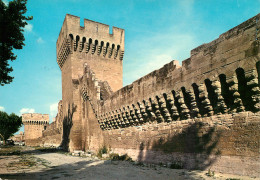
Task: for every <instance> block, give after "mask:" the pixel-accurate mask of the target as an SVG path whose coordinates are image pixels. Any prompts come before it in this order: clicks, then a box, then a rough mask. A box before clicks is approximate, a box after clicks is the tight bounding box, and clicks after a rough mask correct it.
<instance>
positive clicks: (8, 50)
mask: <svg viewBox="0 0 260 180" xmlns="http://www.w3.org/2000/svg"><path fill="white" fill-rule="evenodd" d="M26 3H27V0H13V1H10V2H9V4H8V5H6V4H5V3H4V2H3V0H0V84H1V86H4V85H5V84H9V83H10V82H12V80H13V77H12V76H10V72H12V71H13V68H12V67H10V66H9V62H8V61H9V60H11V61H14V60H15V59H16V58H17V56H16V55H15V54H14V53H13V49H22V48H23V46H24V45H25V44H24V43H23V42H24V40H25V38H24V35H23V31H24V27H25V26H26V25H27V22H26V21H29V20H32V17H31V16H30V17H29V16H24V14H25V13H26V12H27V8H26Z"/></svg>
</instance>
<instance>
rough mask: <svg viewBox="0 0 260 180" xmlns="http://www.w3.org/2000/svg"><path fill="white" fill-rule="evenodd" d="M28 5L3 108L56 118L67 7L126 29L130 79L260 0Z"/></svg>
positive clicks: (2, 94)
mask: <svg viewBox="0 0 260 180" xmlns="http://www.w3.org/2000/svg"><path fill="white" fill-rule="evenodd" d="M5 2H8V1H7V0H5ZM27 8H28V12H27V14H28V15H32V16H33V17H34V19H33V20H32V21H30V22H29V25H28V26H27V27H26V28H25V33H24V34H25V39H26V40H25V44H26V46H25V47H24V48H23V49H22V50H19V51H15V53H16V54H17V55H18V58H17V60H16V61H14V62H13V63H11V66H12V67H13V69H14V71H13V73H12V75H13V76H14V77H15V78H14V81H13V82H12V83H11V84H8V85H5V86H0V110H4V111H6V112H7V113H11V112H14V113H16V114H21V113H26V112H37V113H44V114H50V119H51V120H52V118H53V117H55V115H56V112H57V103H58V101H59V100H60V99H61V72H60V69H59V67H58V65H57V63H56V40H57V38H58V35H59V32H60V29H61V26H62V23H63V20H64V18H65V15H66V14H67V13H68V14H73V15H76V16H79V17H81V18H82V20H83V18H86V19H90V20H94V21H98V22H101V23H104V24H109V25H110V26H116V27H120V28H123V29H125V56H124V61H123V82H124V85H127V84H130V83H131V82H133V81H134V80H136V79H138V78H140V77H142V76H143V75H145V74H147V73H149V72H151V71H152V70H155V69H158V68H160V67H162V66H163V65H164V64H165V63H168V62H170V61H171V60H179V61H180V63H181V61H182V60H184V59H186V58H188V57H189V56H190V50H191V49H193V48H195V47H197V46H199V45H201V44H203V43H207V42H210V41H212V40H214V39H216V38H218V36H219V35H220V34H221V33H224V32H225V31H227V30H229V29H231V28H232V27H234V26H236V25H238V24H240V23H242V22H243V21H245V20H247V19H249V18H251V17H253V16H255V15H256V14H258V13H259V12H260V0H127V1H126V0H110V1H109V0H28V3H27ZM82 22H83V21H82Z"/></svg>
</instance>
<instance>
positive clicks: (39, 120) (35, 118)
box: [22, 113, 49, 125]
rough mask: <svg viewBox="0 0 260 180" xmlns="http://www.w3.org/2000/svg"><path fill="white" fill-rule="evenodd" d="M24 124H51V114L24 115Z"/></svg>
mask: <svg viewBox="0 0 260 180" xmlns="http://www.w3.org/2000/svg"><path fill="white" fill-rule="evenodd" d="M22 122H23V124H28V125H29V124H41V125H42V124H49V114H40V113H26V114H22Z"/></svg>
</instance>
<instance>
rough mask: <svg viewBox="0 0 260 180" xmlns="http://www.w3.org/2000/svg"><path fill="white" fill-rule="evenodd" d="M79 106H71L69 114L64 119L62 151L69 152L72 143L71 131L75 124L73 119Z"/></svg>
mask: <svg viewBox="0 0 260 180" xmlns="http://www.w3.org/2000/svg"><path fill="white" fill-rule="evenodd" d="M76 109H77V106H75V105H74V104H72V105H69V107H68V113H67V115H66V116H64V118H63V121H62V122H63V123H62V126H63V128H62V129H63V133H62V141H61V145H60V147H62V149H63V150H64V151H69V143H70V138H69V137H70V131H71V128H72V126H73V122H72V118H73V114H74V112H75V111H76Z"/></svg>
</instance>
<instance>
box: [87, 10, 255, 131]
mask: <svg viewBox="0 0 260 180" xmlns="http://www.w3.org/2000/svg"><path fill="white" fill-rule="evenodd" d="M259 17H260V15H259V14H258V15H257V16H255V17H253V18H251V19H249V20H248V21H246V22H244V23H242V24H240V25H238V26H237V27H235V28H233V29H231V30H229V31H228V32H226V33H223V34H222V35H220V37H219V38H218V39H216V40H214V41H212V42H210V43H207V44H203V45H201V46H199V47H197V48H195V49H193V50H192V51H191V57H190V58H188V59H186V60H184V61H183V62H182V66H180V65H179V64H178V61H172V62H170V63H168V64H166V65H164V67H162V68H160V69H158V70H155V71H153V72H151V73H149V74H147V75H145V76H144V77H142V78H140V79H138V80H136V81H135V82H133V83H132V84H130V85H128V86H125V87H123V88H122V89H120V90H118V91H116V92H114V93H113V94H112V95H111V96H110V97H109V98H108V99H106V100H105V101H104V102H103V104H101V103H98V102H97V103H95V104H96V106H93V107H94V112H95V114H96V115H97V119H98V122H99V123H100V127H101V128H102V129H103V130H110V129H117V128H125V127H129V126H135V125H141V124H144V123H147V122H158V123H161V122H166V123H169V122H172V121H178V120H184V119H193V118H200V117H208V116H213V115H219V114H227V113H234V112H242V111H252V112H257V111H259V110H260V103H259V102H260V88H259V68H260V67H259V59H258V58H256V57H257V56H258V55H259V38H258V37H259V35H260V33H259V31H258V27H259V21H258V18H259ZM245 91H247V92H245ZM93 107H92V108H93ZM96 112H98V113H96Z"/></svg>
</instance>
